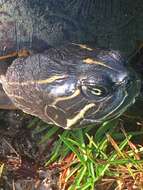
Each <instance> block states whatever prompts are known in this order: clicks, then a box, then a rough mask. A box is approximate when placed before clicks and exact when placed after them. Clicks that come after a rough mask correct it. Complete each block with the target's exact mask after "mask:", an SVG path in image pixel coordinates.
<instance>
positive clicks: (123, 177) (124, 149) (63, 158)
mask: <svg viewBox="0 0 143 190" xmlns="http://www.w3.org/2000/svg"><path fill="white" fill-rule="evenodd" d="M38 126H39V127H38V128H37V129H35V130H34V135H35V134H38V133H43V131H45V130H47V132H46V134H44V133H43V136H42V139H41V141H40V142H39V143H44V142H47V141H49V140H51V139H53V143H52V148H51V152H50V156H49V160H48V161H46V162H45V165H46V166H50V165H51V164H52V163H59V164H61V165H64V167H63V166H62V167H61V173H60V178H59V181H60V182H59V184H60V188H61V189H63V190H64V189H68V190H78V189H79V190H95V189H96V188H98V187H99V189H102V188H103V189H110V187H111V186H114V188H115V187H122V188H124V187H126V188H128V185H129V184H131V183H132V185H134V186H137V188H139V189H142V187H143V183H142V180H141V177H139V176H140V175H141V174H143V160H142V157H143V147H142V146H141V145H138V144H137V145H135V144H134V143H132V141H131V139H133V138H135V137H136V136H139V135H142V134H143V131H133V132H125V131H124V130H123V129H122V128H121V130H120V122H119V120H114V121H111V122H106V123H104V124H102V125H101V126H100V127H95V126H93V125H92V126H89V127H88V128H85V129H78V130H74V131H66V130H62V131H61V130H60V129H59V128H58V127H51V126H48V125H46V124H42V123H39V124H38ZM104 185H105V188H104ZM114 188H113V189H114Z"/></svg>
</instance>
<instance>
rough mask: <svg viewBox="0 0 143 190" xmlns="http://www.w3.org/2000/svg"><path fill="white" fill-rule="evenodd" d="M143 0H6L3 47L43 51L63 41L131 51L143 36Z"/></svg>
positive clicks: (1, 8)
mask: <svg viewBox="0 0 143 190" xmlns="http://www.w3.org/2000/svg"><path fill="white" fill-rule="evenodd" d="M142 10H143V3H142V0H136V1H132V0H118V1H112V0H108V1H107V0H92V1H91V0H84V1H82V0H42V1H40V0H35V1H33V0H28V1H25V0H3V1H1V3H0V50H1V51H2V52H3V51H5V50H7V49H12V50H17V49H20V48H23V47H28V48H32V49H35V50H38V51H43V49H45V48H47V47H48V46H49V45H57V44H61V43H63V42H64V41H74V42H76V43H77V42H80V43H82V42H84V43H85V42H88V43H92V44H93V45H96V46H97V47H106V48H111V49H114V50H120V51H122V52H123V53H125V54H127V55H128V54H130V53H131V52H132V50H134V48H135V43H136V40H141V39H143V33H142V31H143V25H142V20H143V11H142Z"/></svg>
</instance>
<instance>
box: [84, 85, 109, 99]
mask: <svg viewBox="0 0 143 190" xmlns="http://www.w3.org/2000/svg"><path fill="white" fill-rule="evenodd" d="M87 90H88V91H89V92H90V93H91V94H93V95H95V96H99V97H103V96H106V95H107V93H108V91H107V89H105V88H104V87H101V86H97V87H92V86H88V87H87Z"/></svg>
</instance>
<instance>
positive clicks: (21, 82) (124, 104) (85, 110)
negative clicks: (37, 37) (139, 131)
mask: <svg viewBox="0 0 143 190" xmlns="http://www.w3.org/2000/svg"><path fill="white" fill-rule="evenodd" d="M1 81H2V86H3V89H4V90H5V92H6V94H7V95H8V96H9V98H10V99H11V100H12V102H13V103H14V105H15V106H16V107H17V108H19V109H21V110H23V111H24V112H26V113H29V114H31V115H34V116H37V117H39V118H41V119H42V120H43V121H45V122H46V123H50V124H55V125H57V126H60V127H63V128H64V129H73V128H79V127H84V126H85V125H87V124H90V123H96V124H98V123H102V122H104V121H106V120H111V119H113V118H116V117H118V116H119V115H121V114H122V113H123V112H124V111H125V110H126V109H127V108H128V107H129V105H131V104H132V103H133V102H134V101H135V98H136V97H137V96H138V94H139V91H140V80H139V79H138V77H137V76H136V74H135V73H134V72H133V71H132V70H129V69H127V68H126V66H125V61H124V59H122V57H121V56H120V55H119V54H118V53H117V52H116V51H113V50H103V49H97V48H96V49H92V48H91V47H88V46H85V45H79V44H64V45H62V46H59V47H56V48H54V47H53V48H49V49H48V50H46V51H45V52H43V53H36V54H33V55H30V56H28V57H27V58H17V59H15V60H14V61H13V62H12V64H11V66H9V67H8V69H7V72H6V74H5V75H1ZM109 105H110V106H109Z"/></svg>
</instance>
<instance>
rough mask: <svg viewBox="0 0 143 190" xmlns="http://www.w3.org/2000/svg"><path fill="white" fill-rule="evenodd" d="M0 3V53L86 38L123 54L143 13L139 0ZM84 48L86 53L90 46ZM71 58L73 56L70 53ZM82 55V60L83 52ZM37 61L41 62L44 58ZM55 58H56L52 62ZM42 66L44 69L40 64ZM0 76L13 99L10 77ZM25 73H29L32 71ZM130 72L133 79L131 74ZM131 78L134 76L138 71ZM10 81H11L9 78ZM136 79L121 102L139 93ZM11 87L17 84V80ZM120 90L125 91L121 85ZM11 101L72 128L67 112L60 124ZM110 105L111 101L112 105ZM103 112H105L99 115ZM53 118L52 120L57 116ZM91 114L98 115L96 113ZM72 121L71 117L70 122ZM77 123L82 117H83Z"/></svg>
mask: <svg viewBox="0 0 143 190" xmlns="http://www.w3.org/2000/svg"><path fill="white" fill-rule="evenodd" d="M0 5H1V6H0V9H1V11H0V16H1V17H0V23H1V25H0V53H1V55H6V54H7V53H9V52H11V51H19V50H20V49H23V48H25V49H28V50H29V51H31V52H32V54H33V55H34V54H35V56H36V55H37V53H43V52H44V51H45V50H48V51H49V52H50V51H51V50H49V49H51V48H50V47H51V46H53V47H58V46H59V45H60V44H65V43H67V42H75V43H82V44H90V45H91V46H90V47H93V46H96V47H100V48H101V47H105V48H110V49H114V50H118V51H120V52H121V54H123V55H126V56H128V55H130V54H131V53H132V51H133V50H134V47H135V42H136V40H138V39H142V32H141V31H142V25H141V24H140V23H141V20H142V18H143V13H142V8H143V7H142V6H143V5H142V2H141V0H137V1H136V2H134V1H131V0H124V1H123V0H119V1H118V2H113V1H111V0H110V1H106V0H102V1H101V0H93V1H90V0H85V1H81V0H71V1H69V0H59V1H57V0H43V1H40V0H35V1H34V3H33V1H32V0H29V1H24V0H19V1H17V0H3V1H0ZM69 47H70V46H69ZM67 49H68V48H67ZM72 49H73V48H71V50H72ZM55 50H56V48H55ZM79 51H80V50H79ZM107 52H110V51H107ZM84 53H87V55H88V53H89V52H88V51H87V52H84ZM44 54H45V53H44ZM107 54H108V53H107ZM115 54H116V53H115ZM50 55H52V54H50ZM87 55H86V56H87ZM40 56H41V54H40ZM69 56H70V53H69ZM74 56H75V54H72V60H73V58H74ZM75 57H76V56H75ZM107 57H108V56H107ZM117 57H118V56H117ZM30 58H31V56H30ZM108 58H109V57H108ZM14 59H15V57H14ZM14 59H11V60H7V61H6V62H9V65H10V64H11V63H12V67H13V64H14V63H15V62H13V60H14ZM18 60H19V59H18ZM24 60H25V59H24ZM24 60H23V62H24ZM69 60H71V58H70V57H69ZM95 60H96V56H95ZM81 61H83V60H82V57H81ZM100 61H101V62H102V61H103V60H102V59H101V60H100ZM23 62H19V61H16V63H20V64H18V68H21V67H22V66H21V65H23V64H22V63H23ZM116 62H118V64H119V63H120V62H121V61H120V60H119V59H117V61H116ZM123 62H124V61H123ZM28 63H29V64H30V63H31V62H30V61H28ZM34 64H35V66H34V65H33V68H35V67H36V66H37V64H38V63H37V64H36V63H34ZM40 64H42V62H41V63H40ZM54 64H56V63H55V62H54ZM65 64H68V61H67V62H65ZM118 64H117V67H118ZM3 65H4V67H5V69H4V71H5V74H6V76H7V77H8V73H9V72H7V71H9V69H8V70H7V68H9V67H8V66H7V64H6V63H5V62H3ZM14 65H15V64H14ZM16 65H17V64H16ZM47 65H48V64H47ZM84 67H85V66H84ZM112 67H115V68H116V65H115V66H113V65H112ZM10 68H11V66H10ZM63 70H64V69H63ZM125 70H126V69H125ZM41 71H42V73H43V70H41ZM26 72H27V73H29V70H28V67H27V69H26V70H25V73H26ZM35 72H36V70H35ZM57 72H58V71H57ZM22 73H23V72H22ZM23 74H24V73H23ZM20 75H21V74H20ZM42 75H43V74H42ZM108 75H109V74H108ZM1 76H2V78H1V82H2V85H3V88H4V90H5V92H6V93H7V95H8V96H9V97H10V99H11V96H10V94H11V93H10V92H9V88H7V86H8V85H7V84H10V81H9V80H8V81H7V77H6V78H5V76H4V73H3V72H1ZM29 76H30V77H32V75H29ZM129 78H131V79H132V77H129ZM134 78H135V81H136V77H134ZM25 80H26V78H25ZM33 80H34V78H33ZM40 80H41V78H40ZM137 81H138V80H137ZM11 82H13V79H12V81H11ZM134 85H135V86H136V88H135V92H134V94H133V96H132V97H130V98H129V99H128V100H129V102H128V103H127V102H126V103H125V107H124V106H123V108H126V107H128V106H127V105H130V104H131V103H132V102H133V100H134V98H135V97H136V96H137V94H138V91H139V87H138V86H139V85H138V82H137V83H135V84H134ZM15 89H17V87H16V86H15ZM29 90H30V89H29ZM29 92H30V91H29ZM123 92H125V91H124V90H123ZM128 92H132V90H131V89H130V90H129V91H128V90H127V94H129V93H128ZM12 93H13V92H12ZM31 94H32V91H31ZM66 95H67V94H66ZM122 98H123V97H122ZM123 99H124V98H123ZM7 100H8V97H6V100H5V101H7ZM13 102H14V103H15V105H16V106H18V107H19V108H21V109H22V110H23V109H24V111H26V112H27V113H31V114H33V115H37V116H39V117H40V118H42V119H43V120H44V121H46V122H48V123H49V122H51V123H55V124H57V125H59V126H62V127H64V128H71V126H72V125H67V123H66V119H67V118H66V119H65V121H62V122H63V124H61V120H59V122H53V121H52V118H51V119H50V120H49V119H45V118H43V117H42V114H40V115H39V112H38V113H33V112H32V110H31V109H30V110H29V111H28V110H26V108H23V107H22V105H21V106H20V103H17V100H14V99H12V102H11V104H12V103H13ZM123 102H124V101H123ZM29 103H30V102H29ZM114 103H115V102H114ZM122 105H124V104H122ZM116 106H117V105H116ZM111 107H112V106H111ZM113 107H114V106H113ZM37 108H38V107H37ZM27 109H28V108H27ZM111 109H112V108H111ZM111 109H110V110H108V112H109V111H111ZM114 109H115V107H114V108H113V110H114ZM122 110H124V109H121V110H120V111H121V113H122V112H123V111H122ZM65 111H67V110H65ZM53 112H54V110H53ZM119 113H120V112H119V111H118V114H115V116H116V115H119ZM60 114H61V113H60ZM105 115H106V114H105ZM113 115H114V114H113ZM47 117H48V116H47ZM63 117H64V116H63ZM102 118H104V117H103V116H102ZM109 118H110V117H109ZM53 120H54V121H55V118H54V119H53ZM95 120H96V121H97V120H98V119H95ZM95 120H94V119H89V120H88V119H87V121H85V124H86V123H88V121H90V122H95ZM74 124H75V123H74V122H73V125H74ZM78 124H79V123H78ZM81 124H84V123H82V122H81Z"/></svg>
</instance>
